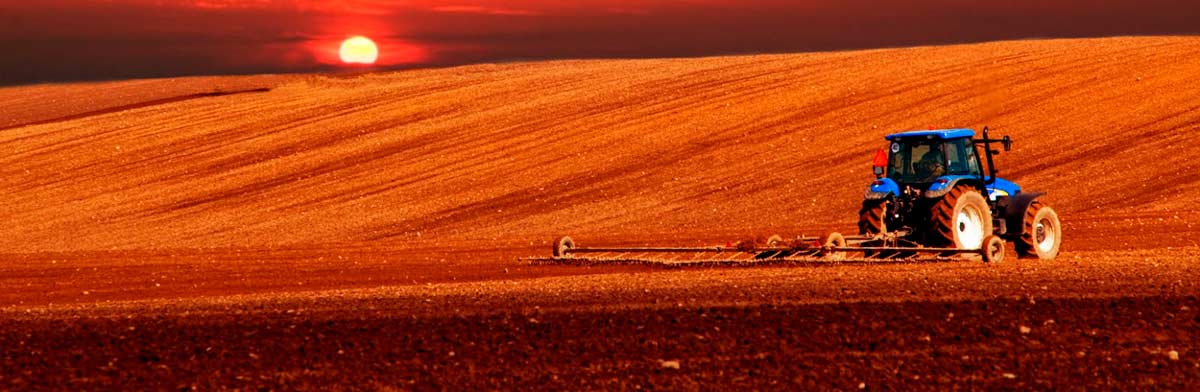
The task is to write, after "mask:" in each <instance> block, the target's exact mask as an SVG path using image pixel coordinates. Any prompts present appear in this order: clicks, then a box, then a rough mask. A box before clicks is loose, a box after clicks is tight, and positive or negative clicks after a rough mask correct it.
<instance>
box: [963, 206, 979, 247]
mask: <svg viewBox="0 0 1200 392" xmlns="http://www.w3.org/2000/svg"><path fill="white" fill-rule="evenodd" d="M956 220H957V222H958V227H957V229H958V243H959V245H960V246H961V247H962V248H963V249H979V247H980V246H982V245H983V236H984V234H985V233H984V232H983V213H982V212H981V211H979V209H978V208H976V207H975V206H966V207H964V208H963V209H962V210H960V211H959V212H958V219H956Z"/></svg>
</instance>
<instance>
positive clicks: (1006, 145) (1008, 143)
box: [1000, 135, 1012, 152]
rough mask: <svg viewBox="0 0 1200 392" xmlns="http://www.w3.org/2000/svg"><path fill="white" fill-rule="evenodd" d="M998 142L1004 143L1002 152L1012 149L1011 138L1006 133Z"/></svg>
mask: <svg viewBox="0 0 1200 392" xmlns="http://www.w3.org/2000/svg"><path fill="white" fill-rule="evenodd" d="M1000 142H1001V143H1004V152H1009V151H1012V139H1009V138H1008V136H1007V135H1005V136H1004V139H1003V140H1001V141H1000Z"/></svg>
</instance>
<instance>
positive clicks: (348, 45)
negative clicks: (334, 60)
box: [338, 36, 379, 64]
mask: <svg viewBox="0 0 1200 392" xmlns="http://www.w3.org/2000/svg"><path fill="white" fill-rule="evenodd" d="M338 55H339V56H340V57H341V58H342V62H343V63H346V64H375V60H377V59H379V47H378V46H375V41H371V39H370V38H367V37H363V36H355V37H350V38H349V39H347V40H345V41H342V48H341V50H339V51H338Z"/></svg>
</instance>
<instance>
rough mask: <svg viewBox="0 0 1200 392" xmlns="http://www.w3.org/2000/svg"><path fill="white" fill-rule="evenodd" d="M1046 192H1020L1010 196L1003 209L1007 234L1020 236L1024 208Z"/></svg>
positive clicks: (1023, 222)
mask: <svg viewBox="0 0 1200 392" xmlns="http://www.w3.org/2000/svg"><path fill="white" fill-rule="evenodd" d="M1045 194H1046V192H1021V193H1018V194H1016V195H1013V196H1010V199H1009V202H1008V207H1007V208H1005V210H1004V221H1005V224H1006V225H1007V226H1008V235H1009V236H1011V237H1020V236H1021V235H1023V234H1025V233H1023V231H1024V230H1025V209H1027V208H1029V205H1030V204H1033V201H1034V200H1037V198H1039V197H1042V195H1045Z"/></svg>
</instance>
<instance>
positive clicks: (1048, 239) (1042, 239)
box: [1034, 219, 1058, 253]
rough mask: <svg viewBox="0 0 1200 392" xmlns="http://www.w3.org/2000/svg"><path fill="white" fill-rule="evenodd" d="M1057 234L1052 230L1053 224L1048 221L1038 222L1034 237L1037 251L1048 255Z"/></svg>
mask: <svg viewBox="0 0 1200 392" xmlns="http://www.w3.org/2000/svg"><path fill="white" fill-rule="evenodd" d="M1057 232H1058V230H1055V228H1054V222H1051V221H1050V220H1049V219H1042V220H1040V221H1038V223H1037V228H1036V229H1035V233H1034V234H1035V235H1036V237H1035V238H1036V240H1037V247H1038V250H1039V251H1041V252H1042V253H1049V252H1050V251H1051V250H1053V249H1054V241H1055V240H1056V239H1057Z"/></svg>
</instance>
